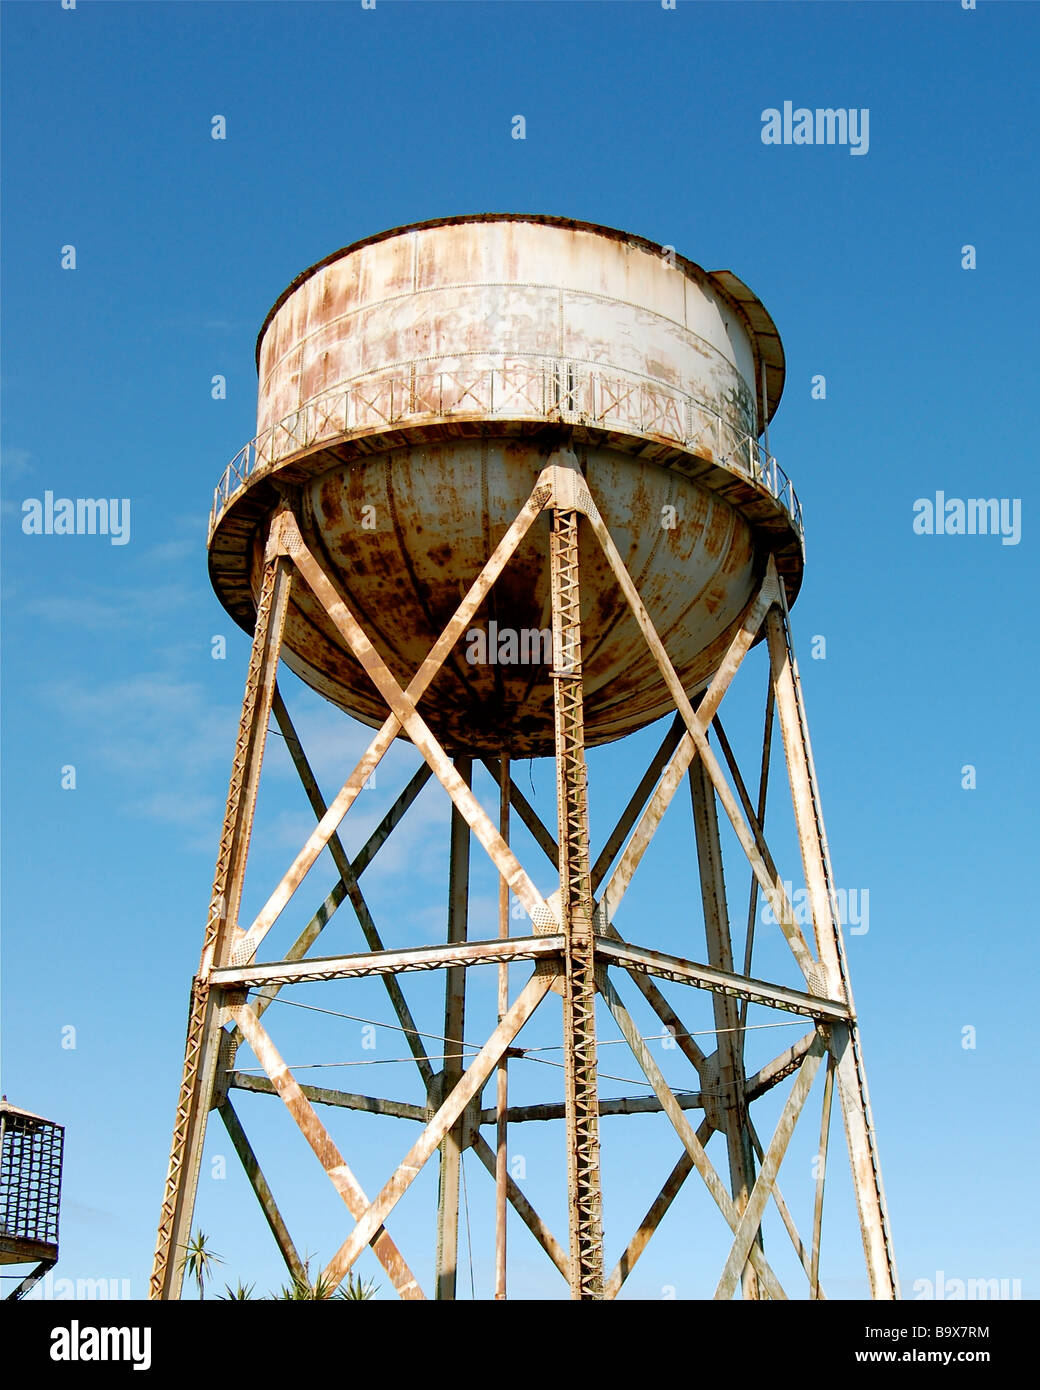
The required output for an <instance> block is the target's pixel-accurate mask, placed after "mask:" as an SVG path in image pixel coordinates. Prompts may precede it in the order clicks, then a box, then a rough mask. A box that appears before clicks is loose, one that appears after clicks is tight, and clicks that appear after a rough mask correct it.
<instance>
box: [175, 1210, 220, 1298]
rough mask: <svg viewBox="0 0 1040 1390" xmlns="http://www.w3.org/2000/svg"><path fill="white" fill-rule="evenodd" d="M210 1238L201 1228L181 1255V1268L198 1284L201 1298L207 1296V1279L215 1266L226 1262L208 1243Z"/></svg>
mask: <svg viewBox="0 0 1040 1390" xmlns="http://www.w3.org/2000/svg"><path fill="white" fill-rule="evenodd" d="M208 1239H209V1237H208V1236H206V1235H204V1234H203V1232H202V1230H201V1228H200V1229H199V1230H197V1231H196V1232H195V1234H194V1235H193V1236H192V1237H191V1239H190V1240H189V1241H188V1243H187V1245H186V1246H185V1247H184V1254H183V1255H182V1256H181V1269H182V1270H184V1271H185V1272H186V1273H187V1274H189V1275H190V1276H191V1277H192V1278H193V1279H194V1280H195V1282H196V1284H198V1286H199V1298H200V1300H201V1299H204V1298H205V1297H206V1280H207V1279H208V1278H209V1275H210V1271H211V1270H212V1268H213V1266H214V1265H219V1264H223V1263H224V1261H223V1259H222V1258H221V1257H220V1256H219V1255H218V1254H217V1253H216V1251H215V1250H213V1249H211V1248H210V1246H209V1245H208V1244H207V1241H208Z"/></svg>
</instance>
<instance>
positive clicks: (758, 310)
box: [254, 212, 786, 424]
mask: <svg viewBox="0 0 1040 1390" xmlns="http://www.w3.org/2000/svg"><path fill="white" fill-rule="evenodd" d="M479 222H531V223H535V224H538V225H541V226H545V227H557V228H560V229H562V230H565V231H578V232H592V233H595V234H597V235H599V236H604V235H605V236H607V237H609V238H610V239H611V240H614V241H621V242H624V243H626V244H627V245H630V246H635V247H638V248H639V249H640V250H642V251H648V252H652V253H654V254H657V255H660V253H661V252H662V251H663V250H664V244H663V243H661V242H656V241H651V240H650V238H649V237H644V236H640V235H639V234H638V233H637V232H627V231H625V230H624V229H623V228H620V227H611V226H608V225H607V224H606V223H602V222H586V221H583V220H582V219H580V218H573V217H560V216H558V215H556V214H552V213H533V212H474V213H458V214H455V215H453V216H449V217H431V218H428V219H426V220H425V221H421V222H405V223H402V224H401V225H400V226H398V227H388V228H387V229H386V230H384V231H382V232H373V233H372V234H371V235H370V236H366V237H361V238H359V239H358V240H357V241H352V242H350V243H349V244H348V245H347V246H341V247H340V248H339V250H338V251H332V252H330V253H329V254H328V255H327V256H323V257H322V259H321V260H319V261H315V262H314V264H313V265H310V266H308V267H307V268H306V269H305V270H301V271H300V273H299V274H298V275H297V276H296V277H295V278H294V279H293V280H291V281H290V282H289V284H288V285H287V286H286V287H285V289H284V290H283V291H282V292H281V294H280V295H279V296H278V298H277V299H276V300H275V302H274V303H273V304H272V305H271V308H270V309H269V310H268V312H267V315H266V317H265V318H264V321H263V323H262V324H261V326H260V331H259V333H258V334H257V337H256V348H255V353H254V356H255V361H256V368H257V371H258V372H259V370H260V346H261V344H262V343H263V340H264V335H265V334H266V332H267V330H268V328H269V327H270V325H271V321H272V319H273V318H274V316H275V314H277V312H278V310H279V309H280V308H281V307H282V305H283V304H284V303H285V302H286V300H288V299H289V298H290V296H291V295H293V294H295V293H296V291H297V290H298V289H299V288H300V286H301V285H303V284H305V283H306V282H307V281H308V280H309V279H311V277H312V276H314V275H316V274H317V273H318V271H319V270H324V269H325V267H326V266H329V265H332V264H334V262H336V261H338V260H341V259H342V258H343V257H344V256H348V255H350V254H351V253H352V252H354V251H360V250H362V248H363V247H366V246H375V245H377V244H378V243H379V242H381V241H389V240H390V239H391V237H395V236H404V235H405V234H406V233H408V232H422V231H430V230H433V229H434V228H437V227H457V226H462V225H465V224H467V223H479ZM669 250H671V251H672V253H673V255H674V258H675V262H676V264H677V266H678V267H679V268H680V269H681V270H682V271H683V273H684V274H685V275H686V276H687V277H688V278H689V279H692V280H698V279H701V278H703V279H704V280H705V281H707V282H708V283H709V284H710V285H711V286H712V288H713V289H714V290H715V291H716V292H717V293H720V294H721V295H723V296H724V297H725V298H726V299H727V300H728V301H729V302H730V303H731V304H732V305H733V306H734V308H735V309H736V311H737V313H738V314H739V315H740V317H741V319H742V320H743V322H744V326H745V328H746V329H747V331H748V333H749V334H750V336H751V340H752V343H753V344H754V345H755V347H756V349H757V353H758V354H759V355H760V357H761V360H762V361H763V362H764V364H765V366H766V369H767V397H768V398H767V401H766V409H765V411H764V412H763V417H762V418H763V420H764V422H765V423H766V424H768V423H769V422H770V421H771V420H772V418H773V416H774V415H775V414H776V411H777V408H778V406H779V404H780V397H781V396H782V395H783V390H784V380H785V376H786V361H785V358H784V350H783V345H782V343H781V339H780V333H779V330H778V329H777V327H776V324H775V323H774V322H773V318H772V315H771V314H770V313H769V310H768V309H767V308H766V307H765V305H764V304H763V303H762V301H761V300H760V299H759V297H758V296H757V295H756V294H755V293H754V291H753V290H752V289H750V287H749V286H748V285H746V284H745V283H744V281H743V280H741V279H740V278H739V277H738V276H737V275H735V274H734V273H733V272H732V271H730V270H705V268H704V267H703V266H702V265H698V263H697V262H696V261H692V260H690V259H689V257H688V256H683V255H682V254H681V253H680V252H678V251H675V249H674V247H669ZM749 309H750V311H751V312H750V313H749ZM752 316H753V317H752ZM753 318H754V319H759V320H760V321H761V322H760V326H757V327H756V324H755V322H754V321H753ZM755 394H756V396H757V395H758V394H759V392H758V384H757V383H756V388H755Z"/></svg>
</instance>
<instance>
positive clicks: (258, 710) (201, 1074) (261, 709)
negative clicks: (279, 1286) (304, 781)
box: [150, 556, 291, 1298]
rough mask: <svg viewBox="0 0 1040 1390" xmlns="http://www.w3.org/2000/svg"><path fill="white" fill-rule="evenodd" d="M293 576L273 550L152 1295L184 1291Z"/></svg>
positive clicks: (187, 1048) (194, 1002)
mask: <svg viewBox="0 0 1040 1390" xmlns="http://www.w3.org/2000/svg"><path fill="white" fill-rule="evenodd" d="M290 583H291V579H290V575H289V567H288V564H287V562H286V561H285V560H284V559H283V558H282V557H281V556H275V557H272V558H271V559H270V560H269V561H268V563H267V564H266V566H265V569H264V581H263V586H262V588H261V593H260V601H259V606H258V609H257V620H256V628H255V631H254V633H253V646H252V650H251V652H250V656H249V667H248V669H247V672H246V688H245V695H244V697H243V701H242V714H241V717H240V719H239V726H238V738H237V741H236V744H235V753H234V757H233V758H232V763H231V778H230V783H229V787H228V796H227V804H226V806H225V810H224V824H223V828H222V831H221V837H220V847H219V849H218V852H217V866H216V871H215V873H214V877H213V893H212V895H211V898H210V910H209V914H208V916H207V920H206V926H205V932H204V936H203V946H202V958H201V960H200V962H199V970H198V974H197V975H196V976H195V979H194V980H193V981H192V989H191V1003H190V1005H189V1010H188V1032H187V1037H186V1039H185V1044H184V1066H183V1069H182V1073H181V1087H180V1092H179V1094H178V1097H177V1109H176V1112H175V1115H174V1127H173V1138H172V1140H171V1144H170V1162H169V1167H168V1169H167V1174H166V1188H165V1191H164V1194H163V1202H162V1207H161V1210H160V1214H159V1230H158V1235H157V1238H156V1247H155V1259H154V1262H153V1265H152V1275H151V1281H150V1297H152V1298H171V1297H172V1298H176V1297H177V1296H178V1295H179V1293H180V1288H181V1283H182V1280H183V1270H182V1267H181V1262H180V1252H182V1251H183V1249H184V1248H185V1246H186V1245H187V1241H188V1237H189V1235H190V1234H191V1220H192V1212H193V1210H194V1205H195V1192H196V1189H197V1187H198V1179H199V1167H200V1165H201V1163H202V1146H203V1143H204V1141H205V1137H206V1121H207V1118H208V1115H209V1109H210V1105H211V1102H212V1099H213V1095H214V1089H215V1086H216V1082H217V1058H218V1054H219V1050H220V1046H221V1041H222V1039H223V1028H222V1023H221V1018H220V1007H219V1001H218V1000H217V999H216V998H215V997H214V995H213V991H212V990H211V988H210V974H211V972H212V970H213V969H214V967H217V966H222V965H226V964H227V963H228V959H229V957H230V955H231V951H232V949H233V945H234V934H235V931H236V918H237V913H238V904H239V901H240V899H241V893H242V880H243V877H244V874H245V866H246V858H247V855H248V853H249V842H250V838H251V834H252V825H253V812H254V809H255V806H256V795H257V788H258V786H259V783H260V770H261V767H262V765H263V758H264V747H265V745H266V741H267V726H268V721H269V719H270V715H271V703H272V701H273V699H274V689H275V676H276V673H277V668H278V655H279V651H280V650H281V642H282V634H283V628H284V624H285V614H286V608H287V605H288V599H289V587H290ZM225 1041H226V1040H225Z"/></svg>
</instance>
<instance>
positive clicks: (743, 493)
mask: <svg viewBox="0 0 1040 1390" xmlns="http://www.w3.org/2000/svg"><path fill="white" fill-rule="evenodd" d="M257 366H258V371H259V394H258V408H257V434H256V437H255V438H254V439H253V440H252V441H250V443H249V444H248V445H246V446H245V448H244V449H243V450H241V451H240V453H239V454H238V455H237V456H236V458H235V459H234V460H232V462H231V464H230V465H229V466H228V468H227V470H226V471H225V474H224V476H223V478H222V479H221V481H220V484H219V486H218V488H217V491H216V495H215V499H214V506H213V514H212V518H211V526H210V537H209V557H210V573H211V577H212V581H213V585H214V588H215V589H216V592H217V594H218V596H219V597H220V600H221V602H222V603H223V604H224V606H225V607H226V609H227V610H228V612H229V613H230V614H231V615H232V616H233V617H234V618H235V620H236V621H237V622H238V623H239V624H240V625H241V626H242V627H244V628H245V629H246V630H247V631H252V627H253V623H254V619H255V613H256V602H257V594H258V591H259V580H260V572H261V562H262V555H263V545H264V534H265V523H266V521H267V519H268V518H269V517H270V515H271V513H272V511H273V509H274V508H275V507H276V506H277V505H278V503H279V500H280V497H281V495H282V493H283V491H285V490H288V495H289V496H290V497H291V499H292V502H293V505H294V508H295V511H296V513H297V516H298V518H299V522H300V526H301V530H302V533H303V537H304V540H305V541H306V543H307V545H308V547H309V548H310V549H311V551H312V552H313V554H314V555H315V556H316V558H317V559H318V560H319V561H320V563H321V564H322V565H323V566H324V568H325V570H326V572H327V574H328V575H329V577H330V579H331V580H332V582H333V584H334V585H335V587H336V588H337V590H338V591H339V593H340V595H341V596H342V597H343V599H344V600H345V602H346V603H347V604H348V606H349V607H350V609H351V610H352V611H353V613H354V615H355V616H356V617H357V619H358V620H359V622H360V623H361V624H362V625H363V627H364V629H365V631H366V633H367V634H368V636H369V637H370V639H371V640H372V642H373V643H374V645H375V646H376V648H377V649H378V651H379V653H380V655H381V656H382V657H383V659H384V661H385V662H386V663H387V665H388V666H389V667H390V669H391V671H392V672H393V673H394V675H395V677H396V678H397V680H398V681H399V682H400V684H401V685H402V686H404V685H406V684H407V683H408V681H409V680H410V678H411V677H412V676H413V674H414V673H415V671H416V669H417V667H418V666H419V664H420V663H421V661H422V660H423V658H424V657H425V655H426V654H427V652H428V651H429V649H430V647H431V646H432V645H433V643H434V642H435V640H436V639H437V637H438V636H439V634H440V632H441V631H442V629H443V628H444V626H445V625H446V624H447V622H448V621H449V619H450V618H451V616H452V614H453V612H454V610H455V608H456V607H457V605H458V603H459V600H460V598H461V596H462V595H463V593H464V592H465V590H466V589H467V588H468V586H469V585H470V583H471V582H472V581H473V579H474V578H475V577H476V575H477V574H478V573H479V571H480V569H481V567H482V566H483V564H484V562H485V561H486V559H487V558H488V556H489V555H490V553H491V551H492V549H493V548H494V546H495V544H496V543H497V542H498V541H499V540H500V539H501V537H502V535H503V534H504V532H505V530H506V528H507V527H508V526H509V524H510V523H511V522H512V521H513V519H514V517H515V516H516V514H517V512H518V511H519V510H520V508H521V507H522V506H523V504H524V502H525V501H526V499H527V497H528V495H529V493H530V491H531V489H532V487H533V486H534V483H535V480H536V479H537V477H538V474H539V471H540V470H541V469H542V468H543V467H544V466H545V463H546V461H547V459H548V458H549V456H550V454H551V453H552V452H553V451H554V450H555V449H557V448H560V447H567V448H570V449H572V450H573V452H574V453H575V454H576V456H577V458H578V460H579V463H580V466H581V469H582V472H583V473H584V475H585V478H586V480H587V483H588V487H589V490H590V492H591V494H592V496H593V497H594V498H595V500H596V503H597V505H598V507H599V509H600V512H601V514H602V516H603V518H604V520H605V522H606V524H607V526H608V527H609V528H610V530H611V532H612V534H613V536H614V539H615V542H616V544H617V546H618V548H619V550H620V552H621V555H622V558H623V559H624V561H625V563H626V565H627V566H628V569H629V571H630V573H631V574H632V576H633V578H634V580H635V582H636V584H637V586H638V588H639V590H640V592H641V594H642V597H643V600H644V602H645V604H646V606H647V609H648V611H649V613H650V616H651V618H652V619H653V622H654V624H655V626H656V628H657V630H658V632H659V633H660V635H661V637H662V639H663V641H664V643H665V646H666V648H667V650H668V652H669V655H670V657H671V660H672V662H673V664H674V666H675V667H676V669H677V671H678V672H679V674H680V676H681V677H682V680H683V682H684V685H685V687H686V688H687V690H688V691H689V692H690V693H691V694H692V693H695V692H696V691H698V690H699V689H702V688H703V687H704V685H705V684H706V683H707V681H708V680H709V679H710V678H711V675H712V673H713V671H714V670H715V669H716V668H717V666H718V663H719V660H720V659H721V656H722V654H723V652H724V651H725V648H726V646H727V644H728V642H729V640H730V638H731V637H732V635H733V632H734V630H735V628H736V626H737V625H738V624H739V620H740V616H741V613H742V610H743V609H744V607H745V605H746V604H747V602H748V601H749V598H750V596H751V594H752V592H753V589H754V587H755V585H756V582H757V580H758V579H759V578H760V577H761V574H762V572H763V570H764V567H765V564H766V562H767V559H768V557H769V555H770V554H772V555H773V556H774V557H775V560H776V563H777V567H778V569H779V571H780V573H781V574H782V575H783V577H784V579H785V582H786V584H787V590H788V597H789V599H790V600H793V598H794V597H795V595H796V593H797V590H798V586H799V584H800V581H801V574H802V564H803V540H802V526H801V515H800V509H799V506H798V503H797V499H796V498H795V495H794V490H793V488H792V487H791V485H790V483H789V482H788V480H787V478H786V476H785V475H784V474H783V472H782V470H781V469H780V468H779V466H778V465H777V464H776V461H775V460H774V459H772V458H770V457H769V456H768V454H767V453H766V451H765V450H764V449H763V448H762V446H761V444H760V442H759V436H760V434H761V432H762V430H763V429H764V426H765V424H766V423H767V422H768V420H769V418H770V417H771V415H772V413H773V411H774V410H775V408H776V405H777V402H778V400H779V397H780V393H781V390H782V388H783V376H784V358H783V350H782V348H781V345H780V339H779V336H778V334H777V332H776V329H775V327H774V325H773V322H772V320H771V319H770V318H769V315H768V314H767V313H766V311H765V309H764V308H763V307H762V305H761V304H760V303H759V301H758V299H757V298H756V297H755V296H754V295H753V294H752V293H751V291H750V290H749V289H748V288H747V287H746V286H745V285H744V284H743V283H742V282H741V281H740V280H738V279H737V278H736V276H734V275H733V274H731V273H730V272H729V271H715V272H712V273H709V272H707V271H705V270H703V269H702V268H701V267H700V266H698V265H695V264H694V263H693V262H691V261H689V260H687V259H685V258H684V257H682V256H680V255H677V254H676V253H675V252H674V251H673V250H672V249H671V248H669V247H662V246H659V245H656V244H654V243H652V242H649V241H646V240H644V239H643V238H641V237H638V236H633V235H629V234H627V233H624V232H619V231H615V230H613V229H611V228H607V227H600V226H594V225H591V224H588V223H583V222H573V221H569V220H565V219H562V218H557V217H543V216H523V215H514V214H486V215H480V216H469V217H457V218H446V219H441V220H438V221H435V222H425V223H419V224H416V225H413V226H407V227H399V228H395V229H394V230H392V231H388V232H384V233H382V234H380V235H378V236H373V237H369V238H368V239H366V240H364V241H360V242H356V243H355V244H353V245H351V246H348V247H345V248H344V249H343V250H341V251H337V252H335V253H334V254H333V255H331V256H329V257H327V258H326V259H325V260H324V261H321V262H319V263H318V264H317V265H315V266H312V267H311V268H310V269H309V270H307V271H304V273H303V274H302V275H300V276H298V277H297V278H296V280H294V281H293V283H292V284H291V285H290V286H289V287H288V289H287V290H286V291H285V292H284V293H283V294H282V295H281V297H280V298H279V299H278V301H277V303H276V304H275V305H274V307H273V308H272V310H271V312H270V313H269V314H268V316H267V319H266V321H265V323H264V325H263V327H262V329H261V331H260V335H259V339H258V342H257ZM548 531H549V518H548V515H547V514H543V515H542V516H541V517H540V518H539V520H538V521H537V522H536V523H535V525H534V527H533V528H532V530H531V531H530V532H529V533H528V535H527V537H526V539H525V541H524V543H523V545H522V546H521V549H520V551H519V552H518V554H517V555H516V556H515V557H514V559H513V561H512V562H511V564H510V565H509V566H508V567H507V569H506V570H505V572H504V573H503V575H502V576H501V578H500V579H499V580H498V582H497V584H496V585H495V587H494V589H493V590H492V592H491V594H490V596H489V598H488V600H487V602H486V603H485V605H484V608H483V609H482V610H481V612H480V613H479V614H478V615H477V618H476V619H475V620H474V622H473V625H472V627H471V629H470V631H469V632H468V633H467V634H466V635H465V636H464V637H463V638H462V639H461V640H460V642H459V643H458V644H457V645H456V647H455V649H454V651H453V653H452V656H451V659H450V660H449V661H448V662H447V663H446V665H445V668H444V669H443V670H442V671H441V673H440V674H439V675H438V676H437V678H436V680H435V681H434V683H433V684H432V685H431V686H430V688H429V690H428V692H427V694H426V695H425V696H424V697H423V700H422V702H421V704H420V712H421V713H422V715H423V717H424V719H425V720H426V722H427V723H428V724H429V725H430V726H431V728H432V729H433V731H434V733H435V734H436V735H437V737H438V738H439V739H440V740H441V742H442V743H443V744H444V746H445V747H446V748H447V749H448V750H449V751H452V752H472V753H482V752H483V753H487V752H497V751H500V750H503V751H507V752H509V753H511V754H512V755H514V756H528V755H530V756H538V755H542V754H548V753H551V752H552V749H553V709H552V683H551V677H550V671H551V664H550V661H549V659H548V657H549V653H548V651H547V647H548V644H547V643H545V642H544V641H541V640H539V637H540V634H542V633H544V632H545V631H546V630H547V629H548V628H549V626H550V616H549V614H550V594H549V563H548ZM581 565H582V568H581V610H582V657H583V672H584V691H585V734H586V741H587V742H588V743H589V744H597V743H606V742H609V741H611V740H614V739H617V738H620V737H622V736H623V735H625V734H627V733H630V732H632V731H634V730H636V729H638V728H640V727H642V726H644V725H646V724H648V723H650V722H651V721H652V720H654V719H656V718H659V717H660V716H661V715H662V714H663V713H664V712H666V711H667V710H669V709H670V708H671V707H672V702H671V701H670V699H669V697H668V694H667V691H666V689H665V686H664V683H663V681H662V680H661V677H660V674H659V672H658V670H657V668H656V666H655V664H654V661H653V658H652V657H651V655H650V652H649V651H648V650H647V648H646V645H645V642H644V640H643V638H642V636H641V634H640V633H639V631H638V629H637V627H636V624H635V622H634V620H633V618H632V616H631V614H630V613H629V612H628V610H627V609H626V607H625V603H624V600H623V598H622V595H621V594H620V592H619V590H618V589H617V586H616V584H615V583H614V582H613V579H612V577H611V576H610V574H609V572H608V568H607V564H606V560H605V558H604V556H603V555H602V553H601V552H600V550H599V548H598V546H597V544H596V542H595V539H594V538H593V537H592V535H591V533H590V532H589V530H588V528H585V534H584V535H583V538H582V543H581ZM282 656H283V660H284V661H285V663H286V664H287V665H288V666H289V667H290V668H291V669H292V670H293V671H295V672H296V674H297V675H299V676H300V677H301V678H302V679H303V680H304V681H306V682H307V683H308V684H309V685H310V686H312V687H313V688H314V689H315V690H317V691H319V692H320V693H321V694H322V695H324V696H325V697H326V698H328V699H329V700H331V701H332V702H333V703H334V704H336V705H338V706H340V707H341V708H342V709H344V710H346V711H348V712H349V713H350V714H352V715H354V716H355V717H356V718H358V719H360V720H361V721H363V722H364V723H366V724H369V725H379V724H381V723H382V722H383V720H384V719H385V716H386V708H385V706H384V705H383V704H382V702H381V701H380V699H379V697H378V695H377V694H376V692H375V690H374V689H373V687H372V685H371V682H370V681H369V678H368V677H367V675H366V674H365V673H364V671H363V670H362V668H361V666H360V665H359V664H358V663H357V662H356V661H355V660H354V658H353V657H352V656H351V654H350V652H349V651H348V650H346V649H345V647H344V644H343V642H342V640H341V639H340V637H339V636H338V634H337V632H336V630H335V628H334V627H333V626H332V624H331V623H330V622H329V620H328V618H327V617H326V616H325V615H324V613H323V612H322V610H321V608H320V607H319V605H318V604H317V603H316V601H315V600H314V598H313V597H312V595H311V594H310V592H309V591H308V590H307V588H306V586H305V585H304V584H303V583H302V582H301V581H299V580H297V581H296V583H295V584H294V587H293V596H292V602H291V605H290V611H289V616H288V620H287V623H286V630H285V644H284V648H283V653H282Z"/></svg>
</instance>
